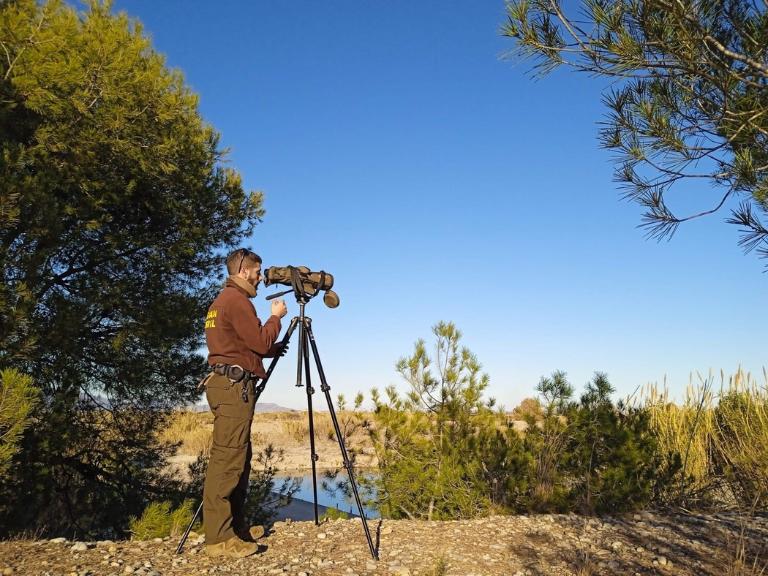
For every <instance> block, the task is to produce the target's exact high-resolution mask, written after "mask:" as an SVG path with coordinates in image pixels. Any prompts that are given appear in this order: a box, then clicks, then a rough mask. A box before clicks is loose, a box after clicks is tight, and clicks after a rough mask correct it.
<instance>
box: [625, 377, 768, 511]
mask: <svg viewBox="0 0 768 576" xmlns="http://www.w3.org/2000/svg"><path fill="white" fill-rule="evenodd" d="M714 382H715V377H714V376H713V375H712V374H709V375H708V376H707V377H706V378H702V377H701V376H698V379H697V382H695V383H694V381H693V379H691V381H690V382H689V384H688V387H687V388H686V392H685V396H684V398H683V401H682V404H680V405H677V404H675V403H673V402H671V401H670V399H669V388H668V387H667V385H666V382H664V384H663V385H662V386H661V387H659V386H657V385H655V384H653V385H649V386H646V387H645V388H644V389H643V390H642V391H641V394H640V403H641V406H642V407H643V408H644V409H645V410H647V411H648V414H649V419H650V423H651V428H652V430H653V432H654V435H655V436H656V439H657V442H658V444H659V448H660V452H661V454H662V455H663V457H665V458H667V459H668V461H667V462H666V466H668V467H670V468H674V467H675V466H679V470H678V471H677V473H676V477H675V481H674V482H672V483H670V485H669V486H668V487H667V489H666V493H665V494H664V495H662V500H664V501H666V502H667V503H671V504H679V505H701V504H706V503H712V501H713V500H717V501H719V502H720V503H727V504H732V505H736V506H739V507H747V508H749V507H751V506H754V505H755V504H758V505H764V504H765V503H766V502H768V373H766V371H765V370H763V380H762V382H760V381H758V380H757V379H756V378H754V377H753V376H752V375H751V374H750V373H747V372H744V371H743V370H741V369H739V370H738V371H737V372H736V373H735V374H733V375H731V376H728V377H726V376H725V374H724V373H723V372H722V371H721V372H720V385H719V388H715V386H714Z"/></svg>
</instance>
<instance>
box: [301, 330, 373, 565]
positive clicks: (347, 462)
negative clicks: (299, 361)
mask: <svg viewBox="0 0 768 576" xmlns="http://www.w3.org/2000/svg"><path fill="white" fill-rule="evenodd" d="M306 324H307V326H306V333H307V335H308V336H309V343H310V344H311V346H312V355H313V356H314V358H315V364H316V365H317V373H318V375H319V376H320V390H322V391H323V393H324V394H325V400H326V402H327V403H328V411H329V412H330V413H331V421H332V422H333V430H334V432H335V433H336V439H337V440H338V442H339V449H340V450H341V457H342V459H343V461H344V468H346V469H347V474H348V475H349V484H350V485H351V486H352V493H353V494H354V495H355V503H356V504H357V510H358V512H360V518H361V520H362V521H363V530H364V531H365V538H366V540H368V548H369V549H370V551H371V556H372V557H373V559H374V560H378V559H379V555H378V553H377V552H376V548H375V547H374V545H373V539H372V538H371V531H370V530H369V529H368V519H367V518H366V517H365V511H364V510H363V504H362V502H361V501H360V493H359V492H358V490H357V483H356V482H355V474H354V471H353V470H352V462H351V461H350V459H349V455H348V454H347V447H346V446H345V445H344V437H343V436H342V435H341V428H340V427H339V420H338V418H336V410H334V408H333V401H332V399H331V387H330V386H329V385H328V381H327V380H326V378H325V372H324V371H323V364H322V362H320V353H319V352H318V351H317V343H316V342H315V335H314V333H313V332H312V321H311V319H309V318H308V319H307V323H306ZM307 372H309V370H307ZM312 466H313V471H314V463H313V464H312Z"/></svg>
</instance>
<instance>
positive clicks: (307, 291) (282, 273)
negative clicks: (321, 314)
mask: <svg viewBox="0 0 768 576" xmlns="http://www.w3.org/2000/svg"><path fill="white" fill-rule="evenodd" d="M270 284H283V285H286V286H290V287H291V289H290V290H284V291H283V292H278V293H277V294H270V295H269V296H267V298H266V299H267V300H272V299H273V298H277V297H278V296H284V295H285V294H288V293H289V292H293V293H294V296H295V297H296V302H298V303H299V304H306V303H307V302H309V301H310V300H311V299H312V298H314V297H315V296H317V295H318V294H319V293H320V291H321V290H324V291H325V294H324V295H323V302H325V305H326V306H328V308H336V307H337V306H338V305H339V295H338V294H336V292H334V291H333V290H331V287H332V286H333V276H332V275H331V274H329V273H328V272H325V271H320V272H312V271H311V270H310V269H309V268H307V267H306V266H273V267H271V268H267V269H266V270H265V271H264V285H265V286H269V285H270Z"/></svg>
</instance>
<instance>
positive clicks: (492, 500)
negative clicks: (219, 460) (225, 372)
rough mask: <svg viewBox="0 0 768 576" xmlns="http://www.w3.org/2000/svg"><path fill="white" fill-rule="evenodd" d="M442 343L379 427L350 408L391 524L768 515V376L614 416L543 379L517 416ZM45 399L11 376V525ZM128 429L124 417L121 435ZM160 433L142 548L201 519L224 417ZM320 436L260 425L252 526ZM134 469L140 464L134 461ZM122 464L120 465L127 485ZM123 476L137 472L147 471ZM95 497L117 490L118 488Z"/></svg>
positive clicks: (294, 424) (604, 399)
mask: <svg viewBox="0 0 768 576" xmlns="http://www.w3.org/2000/svg"><path fill="white" fill-rule="evenodd" d="M434 335H435V339H436V340H435V343H434V346H428V345H427V343H426V342H424V341H419V342H417V343H416V346H415V348H414V351H413V353H412V355H410V356H408V357H405V358H403V359H401V360H400V361H399V362H398V364H397V370H398V372H399V373H400V374H401V375H402V377H403V378H404V380H405V381H406V382H407V383H408V390H407V391H406V392H405V393H402V392H398V390H396V389H395V388H394V387H389V388H387V389H385V390H384V391H381V392H380V391H378V390H373V391H371V394H370V399H371V400H372V402H373V411H372V412H364V411H363V410H362V405H363V403H364V401H365V399H364V397H363V395H359V396H358V397H357V398H355V401H354V403H353V406H351V407H348V406H347V405H346V403H345V402H344V399H343V398H341V399H340V400H341V402H340V404H339V412H338V415H339V421H340V423H341V426H342V432H343V434H344V438H345V441H346V443H347V447H348V448H349V450H350V453H351V455H352V457H353V459H354V458H358V457H359V456H360V455H361V454H363V453H369V454H370V453H375V460H374V461H375V462H376V463H377V465H378V470H377V473H376V474H373V475H371V476H370V477H368V476H367V475H366V477H365V478H360V479H359V480H360V482H361V484H362V488H363V493H364V494H368V496H369V498H372V499H373V501H372V502H371V503H372V504H373V505H375V506H377V507H378V508H379V510H380V511H381V513H382V515H383V516H386V517H391V518H414V519H456V518H472V517H477V516H482V515H487V514H490V513H528V512H566V511H570V512H577V513H582V514H595V513H616V512H624V511H630V510H638V509H643V508H649V507H682V508H684V509H698V510H722V509H736V510H739V511H740V512H741V513H742V514H744V515H749V514H752V513H754V512H755V511H759V510H764V509H765V506H766V504H767V503H768V375H766V374H763V375H762V380H757V379H755V378H754V377H752V376H751V375H749V374H745V373H744V372H741V371H738V372H736V373H735V374H734V375H732V376H728V377H726V376H725V375H724V374H720V377H719V379H718V381H715V379H714V378H713V377H709V378H706V379H700V380H699V381H698V382H691V383H690V384H689V386H688V388H687V390H686V394H685V396H684V397H683V399H682V401H680V402H677V403H676V402H673V401H672V400H671V399H670V391H669V387H668V386H667V385H666V384H664V385H662V386H658V385H649V386H646V387H645V388H644V389H642V390H641V391H640V392H639V393H638V394H637V395H635V396H634V397H632V398H629V399H626V400H621V401H616V400H615V399H614V398H613V396H614V389H613V387H612V385H611V384H610V382H609V380H608V377H607V376H606V375H605V374H601V373H599V372H598V373H595V375H594V377H593V378H592V380H591V381H590V382H588V383H587V384H586V386H585V387H584V390H583V391H582V393H581V394H580V395H579V396H576V393H575V390H574V387H573V385H572V384H571V383H570V382H569V381H568V379H567V375H566V374H565V373H564V372H559V371H556V372H554V373H552V374H551V375H550V376H548V377H542V378H541V380H540V381H539V383H538V385H537V386H536V387H535V390H536V392H537V395H536V397H531V398H526V399H525V400H524V401H523V402H521V403H520V405H519V406H517V407H516V408H515V409H514V410H512V411H511V412H506V411H504V410H500V409H497V408H496V407H495V405H494V401H493V400H492V399H488V398H485V397H484V392H485V389H486V387H487V384H488V376H487V375H485V374H483V373H482V371H481V366H480V364H479V362H478V360H477V359H476V358H475V356H474V355H473V354H472V353H471V352H470V351H469V350H468V349H466V348H463V347H461V346H460V339H461V334H460V332H459V331H458V330H457V329H456V328H455V326H453V325H452V324H446V323H440V324H438V325H437V326H435V328H434ZM432 350H434V353H432ZM36 399H37V393H36V392H35V389H34V386H33V385H32V382H31V381H30V379H29V378H24V377H22V376H21V375H20V374H18V373H17V372H14V371H8V370H7V371H4V372H3V378H2V394H0V416H2V420H0V433H1V435H0V441H1V442H0V455H2V456H3V461H2V462H1V463H0V464H1V465H0V470H2V471H3V477H2V479H0V487H2V489H3V492H4V496H7V498H4V500H3V502H4V504H3V506H2V510H1V512H2V514H3V515H5V516H6V517H10V518H14V517H15V518H19V517H22V518H23V517H26V516H24V514H28V510H27V508H28V506H29V502H27V503H25V502H23V501H21V500H17V499H15V498H14V492H13V490H14V487H19V484H18V478H15V477H14V462H18V460H19V459H21V458H25V457H28V456H29V453H28V452H25V444H24V438H25V436H24V432H25V431H28V430H29V429H33V428H34V424H35V422H36V421H37V419H39V418H41V417H43V415H44V414H45V407H44V406H41V405H39V403H38V402H37V400H36ZM20 407H21V408H23V410H22V409H21V408H20ZM90 417H91V418H92V419H93V420H94V421H98V422H99V423H98V428H99V429H101V430H104V431H109V432H106V433H105V435H104V437H102V438H94V439H93V442H96V443H102V444H105V446H106V444H110V443H114V445H116V446H117V445H118V443H117V442H118V440H119V441H120V442H124V441H127V440H126V439H125V438H124V437H123V436H122V433H123V432H124V430H123V428H121V427H120V426H114V425H115V424H116V422H117V420H116V417H115V415H114V414H112V413H108V412H93V413H91V416H90ZM139 417H140V415H139V414H136V415H135V418H139ZM125 418H126V414H122V415H121V416H120V419H121V420H120V422H123V419H125ZM162 421H164V422H165V424H164V425H163V426H162V427H160V428H159V429H158V430H157V431H156V434H155V436H156V437H155V438H154V440H153V442H155V444H156V446H157V447H158V450H161V453H159V454H158V457H157V459H156V460H155V461H151V462H146V461H145V464H146V465H148V466H150V471H152V470H154V471H155V472H153V473H158V474H159V477H161V478H162V481H161V482H160V483H158V484H154V486H155V489H154V490H147V491H145V492H144V493H143V495H144V498H145V503H146V504H145V505H144V506H143V507H142V508H141V509H142V510H144V513H143V514H133V515H132V516H131V517H130V518H129V517H128V516H126V518H125V519H124V522H125V524H124V526H125V530H126V531H127V532H128V533H130V534H132V535H133V536H134V537H137V538H140V537H154V536H156V535H158V534H159V533H163V534H165V535H168V534H175V533H177V532H178V530H179V525H180V524H184V523H185V522H188V521H189V519H190V518H191V513H192V511H191V509H190V507H191V506H192V505H191V500H190V499H192V500H195V501H197V498H199V495H200V493H201V490H202V478H203V474H204V468H205V462H206V458H207V455H208V449H209V447H210V442H211V433H212V429H213V419H212V415H211V414H210V413H208V412H191V411H185V410H180V411H172V412H168V413H167V414H166V417H165V419H164V420H162ZM121 426H122V424H121ZM314 426H315V432H316V438H317V440H318V444H323V443H325V444H327V446H328V447H329V449H330V450H335V449H336V442H335V438H334V431H333V426H332V423H331V419H330V416H329V414H327V413H323V412H318V413H316V414H315V418H314ZM308 432H309V430H308V423H307V418H306V413H304V412H284V413H271V414H257V415H256V424H255V426H254V434H253V438H252V441H253V444H254V447H255V452H256V455H255V459H254V474H253V476H252V490H251V502H250V506H251V509H252V516H253V518H254V519H259V520H261V521H266V520H268V519H269V515H270V511H269V508H268V506H266V504H267V503H268V501H269V500H271V499H274V498H275V494H278V496H277V497H278V498H283V499H290V497H291V495H292V494H293V492H295V490H296V486H295V484H294V485H292V484H291V483H290V482H287V483H284V484H283V485H281V486H275V475H276V473H277V472H278V469H279V468H281V467H283V468H284V467H285V466H284V462H283V452H282V448H283V447H290V446H291V445H295V446H296V447H297V448H298V449H299V450H301V451H302V452H305V451H306V449H307V446H308V443H307V440H308ZM120 445H123V444H120ZM274 445H277V446H280V447H281V449H280V450H278V449H276V448H274ZM173 452H175V453H176V454H181V455H187V456H189V457H194V458H196V460H195V462H193V463H192V464H191V465H190V470H189V473H188V474H186V475H183V476H185V477H184V478H179V477H178V476H179V475H178V473H177V472H176V473H175V476H169V474H172V472H171V469H169V468H165V469H164V470H165V471H164V472H163V470H161V469H160V468H159V467H160V466H162V465H163V464H162V463H163V462H164V461H165V460H164V459H163V458H162V457H161V456H162V455H169V454H171V453H173ZM133 453H134V454H136V455H140V454H141V453H142V452H141V451H135V452H133ZM123 456H126V457H128V458H130V456H131V452H130V451H128V452H126V453H124V454H123ZM62 457H73V455H71V454H63V455H62ZM119 461H120V459H119V458H115V463H116V464H115V468H114V470H115V473H116V474H117V473H119V472H120V468H119V466H117V462H119ZM124 465H126V466H128V469H129V470H133V469H134V467H135V466H139V465H140V463H139V462H124ZM288 467H289V468H291V467H292V466H291V465H289V466H288ZM332 476H333V475H332ZM344 476H345V475H344V474H343V473H342V474H339V475H337V476H333V477H334V478H335V479H336V480H337V483H338V484H339V487H340V488H341V489H347V488H348V486H346V485H345V482H344ZM93 482H104V483H106V484H107V486H108V485H109V484H108V482H109V478H103V479H99V478H94V479H93ZM70 488H75V489H74V490H72V491H71V493H70V494H69V496H68V497H69V501H70V502H71V506H72V507H73V510H76V509H77V507H78V506H79V505H81V504H82V503H83V502H86V503H87V501H88V500H89V497H88V496H87V494H86V493H85V492H83V491H81V490H79V489H77V485H75V484H72V485H70ZM366 489H367V490H366ZM373 495H375V498H374V496H373ZM33 504H34V502H33ZM84 510H88V505H87V504H86V506H84ZM88 520H89V521H90V522H93V521H94V518H93V517H89V518H88ZM30 527H34V529H35V530H38V531H39V530H43V531H44V530H45V527H43V526H39V525H34V524H33V525H32V526H30Z"/></svg>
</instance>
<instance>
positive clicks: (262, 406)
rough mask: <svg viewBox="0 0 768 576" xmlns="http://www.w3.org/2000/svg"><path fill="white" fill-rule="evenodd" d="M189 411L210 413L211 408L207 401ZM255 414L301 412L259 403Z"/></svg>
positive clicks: (270, 403) (277, 405) (193, 406)
mask: <svg viewBox="0 0 768 576" xmlns="http://www.w3.org/2000/svg"><path fill="white" fill-rule="evenodd" d="M189 410H191V411H192V412H208V410H210V408H208V403H207V402H206V401H205V400H202V401H201V402H199V403H197V404H193V405H192V406H190V407H189ZM255 412H262V413H264V412H299V410H294V409H293V408H286V407H285V406H280V404H274V403H272V402H257V403H256V410H255Z"/></svg>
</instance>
